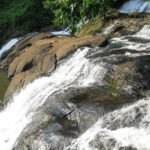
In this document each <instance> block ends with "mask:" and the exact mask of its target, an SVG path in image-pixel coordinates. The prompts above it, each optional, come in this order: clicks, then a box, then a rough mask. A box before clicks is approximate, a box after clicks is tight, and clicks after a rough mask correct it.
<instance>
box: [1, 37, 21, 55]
mask: <svg viewBox="0 0 150 150" xmlns="http://www.w3.org/2000/svg"><path fill="white" fill-rule="evenodd" d="M19 40H20V38H14V39H11V40H10V41H9V42H7V43H6V44H5V45H4V46H3V47H2V48H1V49H0V57H1V56H2V54H3V53H4V52H6V51H8V50H9V49H10V48H11V47H12V46H14V45H15V44H16V43H17V42H18V41H19Z"/></svg>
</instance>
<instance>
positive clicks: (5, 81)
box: [0, 70, 10, 105]
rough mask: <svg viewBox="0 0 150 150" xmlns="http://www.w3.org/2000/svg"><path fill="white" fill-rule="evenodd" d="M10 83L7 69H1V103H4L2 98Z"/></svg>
mask: <svg viewBox="0 0 150 150" xmlns="http://www.w3.org/2000/svg"><path fill="white" fill-rule="evenodd" d="M9 84H10V80H9V79H8V78H7V71H3V70H0V105H1V104H2V100H3V98H4V95H5V92H6V90H7V88H8V86H9Z"/></svg>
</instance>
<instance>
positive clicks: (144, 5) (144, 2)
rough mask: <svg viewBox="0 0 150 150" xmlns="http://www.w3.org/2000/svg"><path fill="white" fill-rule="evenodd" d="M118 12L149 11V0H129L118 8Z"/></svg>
mask: <svg viewBox="0 0 150 150" xmlns="http://www.w3.org/2000/svg"><path fill="white" fill-rule="evenodd" d="M119 11H120V12H123V13H129V12H147V13H150V1H148V0H129V1H127V2H125V4H123V6H122V7H121V8H120V9H119Z"/></svg>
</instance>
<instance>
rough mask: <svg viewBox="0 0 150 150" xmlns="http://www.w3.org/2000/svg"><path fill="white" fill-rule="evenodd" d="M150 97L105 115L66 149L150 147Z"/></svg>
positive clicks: (113, 149) (142, 149)
mask: <svg viewBox="0 0 150 150" xmlns="http://www.w3.org/2000/svg"><path fill="white" fill-rule="evenodd" d="M149 139H150V98H149V99H148V100H146V99H142V100H139V101H138V102H136V103H134V104H132V105H128V106H125V107H123V108H121V109H119V110H115V111H113V112H111V113H108V114H106V115H104V116H103V117H101V118H100V119H99V120H98V121H97V122H96V123H95V124H94V125H93V126H92V127H91V128H90V129H88V130H87V131H86V132H85V133H84V134H83V135H81V136H80V137H79V138H78V139H76V140H74V141H73V142H72V145H71V146H69V147H67V148H66V150H101V149H108V150H120V149H121V148H124V147H132V148H136V149H138V150H149V149H150V143H149Z"/></svg>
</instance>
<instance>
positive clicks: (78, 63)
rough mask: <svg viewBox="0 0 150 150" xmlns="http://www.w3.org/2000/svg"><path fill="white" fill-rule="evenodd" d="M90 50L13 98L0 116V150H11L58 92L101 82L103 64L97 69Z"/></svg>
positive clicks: (64, 63) (70, 59) (74, 56)
mask: <svg viewBox="0 0 150 150" xmlns="http://www.w3.org/2000/svg"><path fill="white" fill-rule="evenodd" d="M89 51H90V49H89V48H84V49H83V50H81V49H79V50H78V51H77V52H76V53H75V54H74V55H73V56H71V57H70V58H69V59H68V60H65V61H64V62H63V64H61V65H60V67H58V68H57V69H56V71H55V72H54V73H53V74H52V75H51V76H48V77H42V78H39V79H36V80H35V81H34V82H33V83H31V84H29V85H28V86H26V87H24V88H23V89H22V90H21V91H20V92H19V93H16V94H14V96H13V99H12V100H11V101H10V103H9V104H8V106H7V107H6V108H5V109H4V110H3V111H2V112H0V122H1V123H0V149H1V150H12V148H13V146H14V144H15V143H16V140H17V138H18V137H19V135H20V134H21V132H22V131H23V129H24V128H25V127H26V126H27V125H28V124H29V123H31V121H32V118H33V117H34V115H35V114H36V110H37V108H38V107H40V106H42V105H43V103H44V102H45V101H46V100H47V98H48V97H49V96H52V95H53V93H54V92H56V91H62V90H65V89H69V88H70V87H78V88H80V87H81V88H82V87H87V86H90V85H92V84H94V83H95V82H96V81H99V83H100V84H102V79H103V77H104V75H105V73H106V69H105V68H104V64H103V63H101V64H99V65H95V64H93V63H91V62H90V61H89V60H88V59H87V58H86V57H85V56H86V54H87V53H88V52H89Z"/></svg>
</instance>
